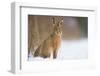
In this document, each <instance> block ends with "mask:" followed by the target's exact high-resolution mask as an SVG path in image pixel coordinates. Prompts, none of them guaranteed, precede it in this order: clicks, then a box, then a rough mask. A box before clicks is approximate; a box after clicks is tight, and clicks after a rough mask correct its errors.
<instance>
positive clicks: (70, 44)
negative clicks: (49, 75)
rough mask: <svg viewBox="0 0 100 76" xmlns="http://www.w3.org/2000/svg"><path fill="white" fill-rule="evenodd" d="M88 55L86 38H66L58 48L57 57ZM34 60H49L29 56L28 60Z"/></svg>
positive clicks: (66, 57) (77, 57) (81, 57)
mask: <svg viewBox="0 0 100 76" xmlns="http://www.w3.org/2000/svg"><path fill="white" fill-rule="evenodd" d="M87 57H88V40H87V39H83V40H69V41H68V40H66V41H62V44H61V48H60V49H59V53H58V57H57V59H61V60H64V59H86V58H87ZM34 60H50V59H49V58H47V59H43V58H41V57H35V58H34V57H33V56H32V55H31V54H30V56H29V61H34Z"/></svg>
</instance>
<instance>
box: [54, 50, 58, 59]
mask: <svg viewBox="0 0 100 76" xmlns="http://www.w3.org/2000/svg"><path fill="white" fill-rule="evenodd" d="M57 54H58V50H57V49H56V50H54V51H53V59H56V58H57Z"/></svg>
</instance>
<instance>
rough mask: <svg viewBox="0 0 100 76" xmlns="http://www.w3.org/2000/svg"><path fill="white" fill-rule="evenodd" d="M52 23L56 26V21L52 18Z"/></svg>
mask: <svg viewBox="0 0 100 76" xmlns="http://www.w3.org/2000/svg"><path fill="white" fill-rule="evenodd" d="M52 23H53V25H55V24H56V20H55V18H54V17H53V18H52Z"/></svg>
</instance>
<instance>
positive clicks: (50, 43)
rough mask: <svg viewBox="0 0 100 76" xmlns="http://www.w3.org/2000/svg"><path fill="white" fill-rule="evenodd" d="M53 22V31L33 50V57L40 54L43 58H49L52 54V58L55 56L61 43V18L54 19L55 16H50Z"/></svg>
mask: <svg viewBox="0 0 100 76" xmlns="http://www.w3.org/2000/svg"><path fill="white" fill-rule="evenodd" d="M52 22H53V32H52V34H50V36H49V37H48V38H47V39H45V40H44V41H43V42H42V43H41V44H40V45H39V47H38V48H37V49H36V51H35V52H34V55H33V56H34V57H37V56H40V57H43V58H50V56H51V55H52V56H53V59H55V58H57V54H58V50H59V48H60V45H61V40H62V39H61V34H62V25H63V19H61V20H60V21H56V20H55V18H52Z"/></svg>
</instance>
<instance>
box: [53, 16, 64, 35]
mask: <svg viewBox="0 0 100 76" xmlns="http://www.w3.org/2000/svg"><path fill="white" fill-rule="evenodd" d="M52 21H53V32H54V34H56V35H61V34H62V26H63V18H61V19H60V20H58V21H57V20H56V18H54V17H53V18H52Z"/></svg>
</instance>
